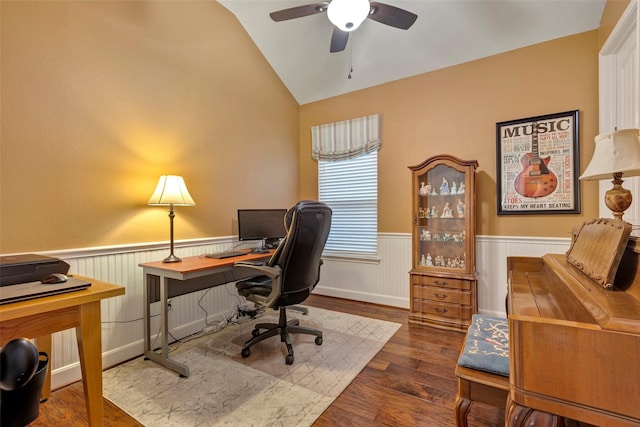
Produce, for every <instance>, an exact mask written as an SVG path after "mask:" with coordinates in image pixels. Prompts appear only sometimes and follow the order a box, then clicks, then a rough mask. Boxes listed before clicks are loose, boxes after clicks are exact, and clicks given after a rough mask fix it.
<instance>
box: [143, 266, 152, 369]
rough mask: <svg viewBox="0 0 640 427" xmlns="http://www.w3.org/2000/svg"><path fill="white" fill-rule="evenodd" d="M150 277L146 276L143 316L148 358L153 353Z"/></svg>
mask: <svg viewBox="0 0 640 427" xmlns="http://www.w3.org/2000/svg"><path fill="white" fill-rule="evenodd" d="M149 279H150V278H149V275H148V274H145V275H144V287H143V289H142V291H143V297H144V307H143V308H142V314H143V317H144V322H143V323H144V354H145V356H147V353H151V350H152V348H151V312H150V311H151V301H149V297H150V294H151V290H150V289H149V287H150V286H151V283H149V282H150V280H149Z"/></svg>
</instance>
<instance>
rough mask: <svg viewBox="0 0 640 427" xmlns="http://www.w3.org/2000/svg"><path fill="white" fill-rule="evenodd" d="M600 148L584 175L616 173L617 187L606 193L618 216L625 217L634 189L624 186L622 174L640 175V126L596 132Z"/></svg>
mask: <svg viewBox="0 0 640 427" xmlns="http://www.w3.org/2000/svg"><path fill="white" fill-rule="evenodd" d="M595 141H596V149H595V151H594V153H593V157H592V158H591V162H590V163H589V166H587V169H585V171H584V173H583V174H582V175H581V176H580V179H584V180H600V179H607V178H610V177H613V181H611V182H612V183H613V188H612V189H610V190H608V191H607V192H606V193H605V195H604V203H605V204H606V205H607V207H608V208H609V209H610V210H611V213H612V214H613V217H614V218H615V219H619V220H622V215H623V214H624V211H625V210H627V208H628V207H629V206H631V200H632V196H631V191H629V190H627V189H626V188H622V182H623V181H622V175H623V174H624V175H625V176H637V175H640V130H638V129H623V130H619V131H615V132H610V133H603V134H600V135H598V136H596V139H595Z"/></svg>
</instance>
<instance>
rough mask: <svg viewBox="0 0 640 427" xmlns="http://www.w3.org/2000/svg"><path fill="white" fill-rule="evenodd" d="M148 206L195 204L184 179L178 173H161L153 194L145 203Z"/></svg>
mask: <svg viewBox="0 0 640 427" xmlns="http://www.w3.org/2000/svg"><path fill="white" fill-rule="evenodd" d="M147 204H148V205H149V206H169V205H174V206H195V205H196V202H194V201H193V198H192V197H191V194H189V190H187V185H186V184H185V183H184V179H183V178H182V177H181V176H178V175H162V176H161V177H160V179H159V180H158V185H157V186H156V190H155V191H154V192H153V195H152V196H151V198H150V199H149V202H148V203H147Z"/></svg>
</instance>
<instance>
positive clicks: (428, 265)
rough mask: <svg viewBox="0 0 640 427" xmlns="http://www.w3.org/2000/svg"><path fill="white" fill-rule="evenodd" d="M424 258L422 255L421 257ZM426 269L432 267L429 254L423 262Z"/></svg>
mask: <svg viewBox="0 0 640 427" xmlns="http://www.w3.org/2000/svg"><path fill="white" fill-rule="evenodd" d="M423 256H424V255H423ZM424 265H426V266H427V267H433V259H432V258H431V254H430V253H428V254H427V259H426V260H425V264H424Z"/></svg>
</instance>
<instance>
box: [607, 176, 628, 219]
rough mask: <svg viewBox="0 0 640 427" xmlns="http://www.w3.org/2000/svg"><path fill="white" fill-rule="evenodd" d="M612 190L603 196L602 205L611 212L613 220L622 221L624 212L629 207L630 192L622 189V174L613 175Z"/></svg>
mask: <svg viewBox="0 0 640 427" xmlns="http://www.w3.org/2000/svg"><path fill="white" fill-rule="evenodd" d="M611 182H612V183H613V188H612V189H610V190H608V191H607V192H606V193H605V194H604V203H605V205H607V207H608V208H609V209H610V210H611V213H612V214H613V217H614V218H615V219H619V220H622V215H623V214H624V211H626V210H627V208H628V207H629V206H631V201H632V196H631V191H629V190H627V189H626V188H622V173H620V172H617V173H614V174H613V181H611Z"/></svg>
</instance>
